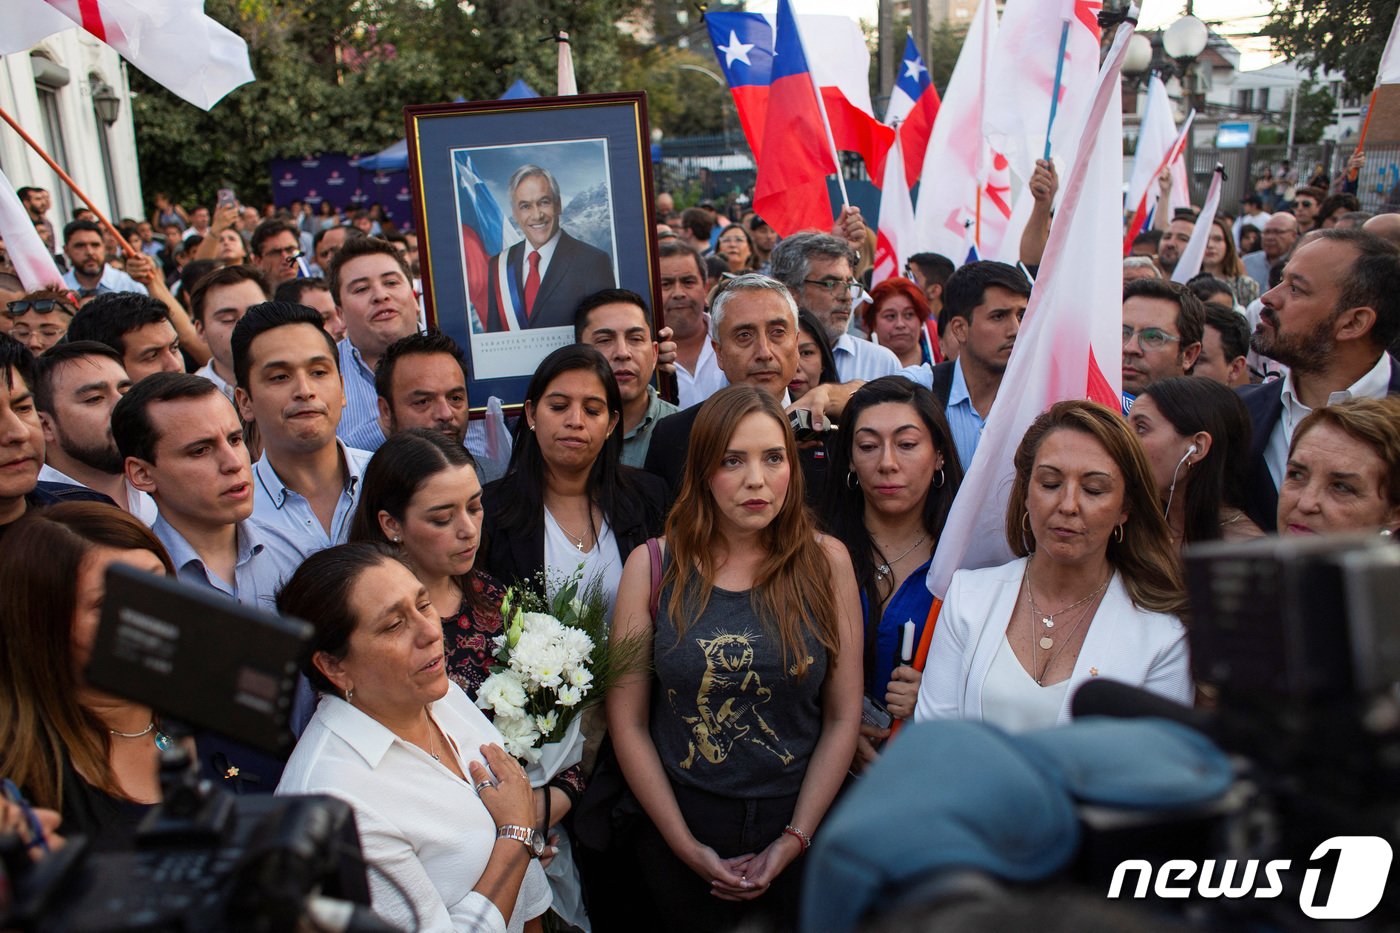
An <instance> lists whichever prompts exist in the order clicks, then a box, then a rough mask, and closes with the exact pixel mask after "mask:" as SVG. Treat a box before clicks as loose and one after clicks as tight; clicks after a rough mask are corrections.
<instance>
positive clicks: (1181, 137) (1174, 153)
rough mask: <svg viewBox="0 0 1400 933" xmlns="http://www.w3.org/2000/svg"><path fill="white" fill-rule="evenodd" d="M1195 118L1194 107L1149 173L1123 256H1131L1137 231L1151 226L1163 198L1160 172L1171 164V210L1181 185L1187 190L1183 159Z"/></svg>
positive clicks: (1189, 203)
mask: <svg viewBox="0 0 1400 933" xmlns="http://www.w3.org/2000/svg"><path fill="white" fill-rule="evenodd" d="M1195 121H1196V111H1195V110H1192V111H1191V112H1190V113H1188V114H1187V115H1186V119H1185V120H1183V121H1182V122H1181V130H1180V132H1178V133H1177V134H1176V137H1175V138H1174V139H1173V140H1172V142H1171V145H1169V146H1168V147H1167V149H1166V151H1164V152H1162V153H1161V158H1159V159H1158V160H1157V162H1156V163H1155V165H1154V167H1153V170H1152V172H1151V175H1150V178H1151V181H1150V182H1149V183H1148V184H1147V187H1146V188H1144V189H1143V191H1142V194H1141V195H1139V197H1138V200H1137V206H1136V207H1135V208H1134V209H1133V216H1132V218H1131V219H1129V221H1128V228H1127V232H1126V233H1124V234H1123V255H1124V256H1127V255H1130V254H1131V253H1132V251H1133V240H1135V239H1137V237H1138V234H1140V233H1142V231H1143V230H1146V229H1147V228H1148V225H1149V224H1150V223H1151V222H1152V215H1153V212H1154V211H1155V210H1156V208H1157V199H1158V198H1159V197H1161V190H1160V189H1159V188H1158V187H1157V176H1159V175H1161V174H1162V173H1163V172H1164V171H1166V170H1167V167H1168V166H1171V168H1172V197H1171V199H1170V200H1169V201H1168V205H1167V206H1168V209H1170V210H1175V209H1176V201H1177V195H1176V192H1177V189H1178V188H1180V189H1181V190H1182V191H1186V190H1187V188H1186V170H1185V164H1186V163H1185V160H1184V159H1183V158H1182V153H1183V152H1184V151H1185V150H1186V138H1187V134H1188V133H1190V132H1191V125H1192V124H1193V123H1194V122H1195ZM1142 145H1143V144H1142V140H1141V139H1139V140H1138V148H1139V149H1141V148H1142ZM1150 145H1152V147H1153V148H1154V150H1160V147H1158V146H1157V145H1156V143H1155V142H1153V143H1151V144H1150ZM1178 167H1179V168H1180V169H1181V172H1180V176H1181V177H1180V178H1178V177H1177V169H1178ZM1131 203H1132V202H1131V201H1130V202H1129V204H1131ZM1182 206H1185V207H1190V206H1191V202H1190V199H1189V198H1187V199H1186V203H1185V204H1184V205H1182Z"/></svg>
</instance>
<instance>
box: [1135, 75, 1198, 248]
mask: <svg viewBox="0 0 1400 933" xmlns="http://www.w3.org/2000/svg"><path fill="white" fill-rule="evenodd" d="M1172 109H1173V105H1172V102H1171V98H1169V97H1168V96H1167V86H1166V85H1165V84H1163V83H1162V79H1161V78H1160V77H1159V76H1157V75H1156V74H1153V75H1152V77H1151V78H1149V79H1148V81H1147V104H1146V106H1145V107H1144V108H1143V111H1142V122H1141V123H1140V124H1139V126H1138V139H1137V149H1136V150H1135V151H1134V153H1133V172H1132V174H1131V175H1130V176H1129V177H1128V193H1127V195H1126V196H1125V198H1124V201H1123V204H1124V207H1125V209H1126V210H1128V211H1132V212H1133V218H1134V224H1130V225H1129V227H1130V229H1132V235H1133V237H1136V236H1137V235H1138V234H1139V233H1141V232H1142V231H1143V230H1145V229H1147V228H1148V227H1149V226H1151V224H1152V214H1153V211H1154V209H1155V208H1156V205H1157V198H1158V195H1159V189H1158V187H1157V176H1158V175H1160V174H1161V172H1162V164H1163V163H1164V162H1165V161H1167V157H1168V154H1170V155H1171V161H1170V167H1171V172H1172V188H1171V200H1170V203H1169V205H1168V207H1169V209H1170V210H1172V211H1173V212H1175V211H1176V209H1177V208H1179V207H1190V206H1191V191H1190V188H1189V187H1188V186H1187V184H1186V161H1185V159H1183V158H1182V157H1181V155H1182V149H1183V148H1184V147H1185V144H1186V137H1185V136H1183V135H1181V133H1180V131H1179V130H1178V129H1177V126H1176V120H1174V119H1173V118H1172ZM1140 209H1141V212H1142V213H1141V217H1139V216H1138V213H1139V210H1140ZM1134 225H1135V227H1136V229H1133V227H1134ZM1128 242H1129V244H1131V242H1132V240H1131V239H1129V241H1128Z"/></svg>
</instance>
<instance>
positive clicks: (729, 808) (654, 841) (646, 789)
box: [607, 386, 861, 930]
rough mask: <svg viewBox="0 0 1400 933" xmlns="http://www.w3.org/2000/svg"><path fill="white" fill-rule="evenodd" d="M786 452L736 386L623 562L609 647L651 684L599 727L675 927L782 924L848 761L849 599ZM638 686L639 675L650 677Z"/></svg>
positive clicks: (655, 887)
mask: <svg viewBox="0 0 1400 933" xmlns="http://www.w3.org/2000/svg"><path fill="white" fill-rule="evenodd" d="M796 463H797V450H796V444H795V442H794V440H793V436H792V432H791V430H790V429H789V427H788V423H787V419H786V418H785V417H784V416H783V412H782V410H781V409H780V408H779V407H778V405H777V403H776V402H775V401H774V400H773V398H772V397H771V396H770V395H768V394H766V393H764V392H761V391H759V390H756V389H754V388H752V387H750V386H731V387H729V388H727V389H724V390H722V391H720V392H718V393H716V394H715V395H714V396H713V397H712V398H711V399H710V400H709V401H707V402H706V403H705V405H704V407H703V408H702V409H701V410H700V413H699V416H698V417H697V418H696V421H695V427H694V431H693V433H692V434H691V438H690V448H689V451H688V452H687V456H686V471H685V479H684V481H683V482H682V484H681V490H680V496H679V498H678V500H677V502H676V504H675V507H674V508H672V510H671V514H670V517H669V519H668V520H667V523H666V537H665V539H664V546H665V547H664V556H663V555H662V553H661V549H660V548H659V547H658V548H657V549H656V550H655V551H653V550H652V548H653V544H654V543H655V542H648V544H647V545H645V546H643V547H639V548H637V550H636V551H634V552H633V553H632V555H631V557H629V558H628V560H627V565H626V568H625V569H624V571H623V577H622V585H621V588H620V589H619V592H618V600H617V610H616V614H615V615H614V619H613V632H614V637H622V638H626V637H633V636H635V637H642V638H645V639H646V640H648V641H649V642H650V643H651V654H652V660H653V662H654V674H647V673H636V674H634V675H632V676H631V677H630V678H628V679H627V680H625V681H623V682H622V683H621V684H619V685H618V686H617V687H616V688H614V690H613V691H612V692H611V693H610V694H609V695H608V700H607V709H608V726H609V729H610V730H611V735H612V740H613V743H614V747H615V748H616V751H617V757H618V761H619V762H620V763H621V765H622V771H623V774H624V775H625V777H626V779H627V783H628V785H629V786H630V788H631V789H632V792H633V793H634V794H635V795H636V797H637V799H638V801H639V802H640V803H641V805H642V808H643V810H644V811H645V814H646V816H647V817H648V818H649V822H647V823H646V825H644V826H643V827H642V828H641V830H640V831H639V833H638V838H637V839H636V841H635V844H634V851H635V852H636V854H637V856H638V859H639V861H640V863H641V866H642V880H643V883H644V884H645V885H646V886H647V887H648V889H649V891H650V894H651V896H652V897H653V898H654V899H655V901H656V904H657V905H658V907H659V908H660V909H661V911H662V913H663V914H664V915H665V917H666V920H667V923H668V925H669V926H670V927H671V928H673V929H678V930H718V929H733V928H734V927H735V926H736V925H737V924H738V923H740V922H741V921H743V920H745V919H747V918H749V917H753V916H757V915H763V916H766V917H767V919H768V920H769V921H771V922H772V923H773V924H775V928H777V929H788V928H792V927H795V925H796V919H797V894H798V890H799V885H800V877H799V876H800V874H801V872H800V870H799V867H798V866H794V865H793V862H794V861H795V860H797V858H798V857H799V856H800V855H801V854H802V853H803V852H805V851H806V849H807V847H808V846H809V845H810V843H811V839H812V836H813V835H814V834H815V833H816V832H817V827H818V825H819V824H820V822H821V820H822V817H823V816H824V815H825V814H826V810H827V808H828V807H829V806H830V804H831V801H832V798H834V797H835V795H836V791H837V790H838V789H839V788H840V786H841V782H842V779H843V778H844V776H845V773H846V768H847V766H848V765H849V764H850V762H851V756H852V754H853V753H854V752H855V744H856V733H857V729H858V726H859V723H860V696H861V663H860V657H861V652H860V638H861V635H860V601H859V597H858V594H857V591H856V585H855V577H854V574H853V573H852V570H851V561H850V557H849V556H848V555H847V553H846V550H845V548H844V547H843V546H842V545H841V544H840V543H839V542H838V541H836V540H835V539H833V538H829V537H823V536H819V535H818V534H817V533H816V531H815V528H814V527H813V525H812V521H811V518H810V515H809V513H808V512H807V511H806V509H805V508H804V507H803V489H802V482H803V479H802V472H801V470H799V469H796V468H795V464H796ZM653 677H654V679H653Z"/></svg>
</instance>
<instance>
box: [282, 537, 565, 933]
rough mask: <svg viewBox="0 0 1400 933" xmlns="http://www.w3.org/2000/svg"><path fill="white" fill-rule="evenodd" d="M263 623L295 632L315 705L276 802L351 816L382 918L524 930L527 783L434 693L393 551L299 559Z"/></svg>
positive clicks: (531, 892)
mask: <svg viewBox="0 0 1400 933" xmlns="http://www.w3.org/2000/svg"><path fill="white" fill-rule="evenodd" d="M277 608H278V611H279V612H281V613H282V614H284V615H289V616H294V617H296V618H300V619H304V620H306V621H307V622H309V623H311V625H312V627H313V629H314V633H313V635H312V638H311V643H310V645H309V646H308V648H307V651H306V654H305V655H304V656H303V658H302V662H301V668H302V673H304V674H305V675H306V676H307V678H309V679H310V681H311V684H312V686H313V687H315V688H316V689H317V690H319V691H320V692H321V693H322V694H324V696H323V697H322V698H321V702H320V704H319V705H318V706H317V707H316V713H315V715H314V716H312V718H311V722H310V723H309V724H308V725H307V727H306V731H305V732H303V733H302V736H301V739H300V741H299V742H298V743H297V747H296V750H295V751H294V752H292V757H291V759H290V760H289V761H288V762H287V767H286V770H285V771H284V772H283V775H282V781H281V783H280V784H278V786H277V792H278V793H283V794H318V793H324V794H331V795H333V796H336V797H339V798H341V799H342V800H345V801H347V802H348V803H350V805H351V806H353V807H354V809H355V820H356V823H357V825H358V828H359V832H360V842H361V845H362V846H363V847H364V855H365V860H366V861H367V862H369V863H370V864H373V865H375V866H376V868H377V869H378V870H377V871H375V872H371V873H370V895H371V906H373V908H374V910H375V912H376V913H378V914H379V915H380V916H382V917H384V918H385V919H387V920H389V921H391V922H393V923H395V924H397V925H399V926H401V927H404V928H406V929H418V930H439V931H441V930H457V931H485V930H501V929H506V930H510V931H523V930H526V929H532V930H538V929H539V927H540V925H539V921H538V919H537V918H538V917H540V915H542V914H543V913H544V912H545V910H546V909H548V907H549V904H550V893H549V885H548V883H547V882H546V880H545V876H544V872H543V871H542V870H541V869H540V867H539V865H538V863H537V862H536V861H535V859H537V858H538V857H539V855H540V854H541V853H543V852H544V850H545V841H544V837H543V836H542V835H541V834H540V832H539V830H537V829H535V828H534V823H533V820H534V816H535V803H534V795H533V792H532V791H531V789H530V781H529V779H528V778H527V777H526V774H525V769H524V768H522V767H521V766H520V764H519V763H518V762H516V761H515V760H514V759H513V758H511V757H510V756H509V755H507V754H506V753H505V751H504V750H503V749H502V748H501V747H500V746H501V743H502V736H501V734H500V732H499V731H497V730H496V728H495V727H494V726H493V725H491V723H490V722H489V721H487V719H486V717H485V716H484V715H483V714H482V712H481V711H480V710H479V709H477V708H476V705H475V704H474V703H472V701H471V700H470V699H469V698H468V697H467V696H466V694H465V693H464V692H463V691H462V689H461V688H460V687H458V686H457V685H456V684H454V683H452V682H451V681H450V680H449V679H448V677H447V669H446V665H445V663H444V658H443V639H442V623H441V620H440V619H439V618H438V616H437V614H436V613H435V612H434V611H433V603H432V599H431V598H430V597H429V595H428V590H427V587H426V586H424V585H423V584H422V583H421V582H419V580H418V579H417V578H416V577H414V575H413V571H412V570H411V569H410V568H409V567H408V565H407V564H405V563H404V561H403V558H402V557H400V555H399V554H398V553H397V552H396V551H394V550H393V549H391V548H388V547H386V546H384V545H382V544H372V543H363V542H361V543H354V544H344V545H340V546H338V547H332V548H327V549H326V550H324V551H320V552H318V553H316V554H313V555H312V556H311V557H309V558H308V559H307V560H306V562H305V563H303V564H302V565H301V567H299V568H298V569H297V571H296V572H295V573H294V574H292V577H291V579H290V580H288V581H287V583H286V585H285V586H283V588H282V591H281V592H280V593H279V594H278V597H277Z"/></svg>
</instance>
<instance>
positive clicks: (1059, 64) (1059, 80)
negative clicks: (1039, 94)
mask: <svg viewBox="0 0 1400 933" xmlns="http://www.w3.org/2000/svg"><path fill="white" fill-rule="evenodd" d="M1068 45H1069V20H1068V19H1065V20H1064V21H1063V22H1062V23H1061V24H1060V57H1059V60H1057V61H1056V62H1055V87H1054V90H1052V91H1051V92H1050V122H1049V123H1048V124H1047V125H1046V127H1045V156H1044V158H1045V161H1046V162H1049V161H1050V131H1051V130H1053V129H1054V128H1055V113H1056V111H1058V110H1059V109H1060V88H1061V87H1063V86H1064V82H1065V48H1066V47H1067V46H1068Z"/></svg>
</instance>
